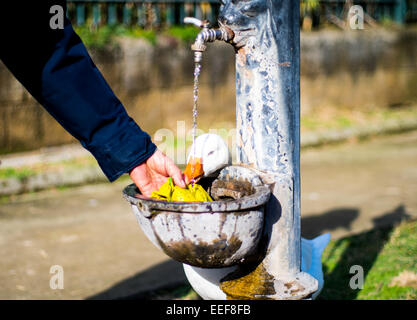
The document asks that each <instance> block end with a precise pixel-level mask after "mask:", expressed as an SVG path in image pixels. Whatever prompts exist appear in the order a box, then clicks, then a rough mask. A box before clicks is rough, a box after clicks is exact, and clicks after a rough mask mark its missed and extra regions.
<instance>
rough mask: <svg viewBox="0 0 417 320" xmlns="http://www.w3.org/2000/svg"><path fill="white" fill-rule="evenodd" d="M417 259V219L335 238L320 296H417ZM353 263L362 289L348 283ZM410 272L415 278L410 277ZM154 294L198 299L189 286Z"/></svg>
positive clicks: (326, 256)
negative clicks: (358, 270)
mask: <svg viewBox="0 0 417 320" xmlns="http://www.w3.org/2000/svg"><path fill="white" fill-rule="evenodd" d="M416 261H417V221H409V222H403V223H401V224H400V225H397V226H395V227H385V228H378V229H375V230H372V231H369V232H365V233H361V234H358V235H353V236H349V237H345V238H342V239H339V240H333V241H331V242H330V244H329V245H328V246H327V248H326V250H325V251H324V253H323V257H322V262H323V271H324V280H325V285H324V288H323V290H322V292H321V294H320V295H319V297H318V299H319V300H399V299H401V300H403V299H407V300H410V299H413V300H414V299H417V280H416V279H417V263H416ZM352 265H360V266H362V268H363V270H364V284H363V288H362V289H351V288H350V286H349V281H350V279H351V277H352V276H353V275H354V274H353V273H352V274H350V273H349V270H350V268H351V266H352ZM410 274H411V275H414V278H412V279H411V280H407V275H410ZM396 278H400V279H401V278H402V280H403V283H402V284H399V283H396V282H395V281H394V280H395V279H396ZM408 278H410V277H409V276H408ZM151 297H152V298H153V299H181V300H182V299H184V300H190V299H198V298H199V297H198V295H197V294H196V293H195V291H194V290H193V289H192V288H191V286H189V285H184V286H181V287H178V288H176V289H175V290H171V291H169V290H161V291H156V292H154V293H153V295H151Z"/></svg>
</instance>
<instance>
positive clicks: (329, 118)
mask: <svg viewBox="0 0 417 320" xmlns="http://www.w3.org/2000/svg"><path fill="white" fill-rule="evenodd" d="M411 118H414V119H415V118H417V105H411V106H404V107H401V108H375V109H370V110H363V109H362V110H354V109H352V108H344V107H332V108H317V109H314V110H313V111H312V112H309V113H307V114H302V115H301V118H300V126H301V132H312V131H322V130H330V129H331V130H339V129H340V130H342V129H347V128H353V127H358V126H366V125H372V124H376V125H377V124H380V123H383V122H385V121H387V120H402V119H411Z"/></svg>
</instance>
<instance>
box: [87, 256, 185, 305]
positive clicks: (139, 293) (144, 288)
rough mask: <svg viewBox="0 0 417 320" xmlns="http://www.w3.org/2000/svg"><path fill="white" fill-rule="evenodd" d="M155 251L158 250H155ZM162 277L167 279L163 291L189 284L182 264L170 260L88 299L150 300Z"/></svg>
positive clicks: (162, 286)
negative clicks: (156, 283)
mask: <svg viewBox="0 0 417 320" xmlns="http://www.w3.org/2000/svg"><path fill="white" fill-rule="evenodd" d="M155 250H158V249H156V248H155ZM161 277H166V279H167V281H166V284H165V285H163V284H162V285H161V289H162V288H163V289H165V290H169V289H174V288H177V287H178V286H181V285H184V284H187V283H188V282H187V278H186V277H185V274H184V270H183V268H182V264H181V263H179V262H177V261H174V260H171V259H170V260H167V261H164V262H162V263H159V264H157V265H155V266H152V267H151V268H148V269H146V270H145V271H142V272H139V273H137V274H135V275H134V276H133V277H130V278H127V279H125V280H123V281H121V282H119V283H116V284H115V285H114V286H112V287H110V288H109V289H107V290H105V291H103V292H100V293H98V294H96V295H94V296H91V297H88V298H87V299H88V300H110V299H111V300H113V299H149V298H152V296H151V292H153V291H154V290H155V289H156V288H155V284H154V282H155V281H157V280H156V279H157V278H159V279H158V282H159V283H160V278H161Z"/></svg>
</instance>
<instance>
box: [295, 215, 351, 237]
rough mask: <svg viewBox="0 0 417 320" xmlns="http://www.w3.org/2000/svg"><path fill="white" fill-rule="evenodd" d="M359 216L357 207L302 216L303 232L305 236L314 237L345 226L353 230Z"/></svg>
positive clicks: (348, 229)
mask: <svg viewBox="0 0 417 320" xmlns="http://www.w3.org/2000/svg"><path fill="white" fill-rule="evenodd" d="M358 216H359V210H358V209H356V208H338V209H334V210H329V211H326V212H324V213H322V214H320V215H314V216H310V217H305V218H301V234H302V236H303V237H304V238H307V239H312V238H314V237H317V236H319V235H321V234H322V233H323V232H324V231H326V232H328V231H332V230H336V229H338V228H343V229H345V230H347V231H350V230H351V225H352V223H353V221H354V220H355V219H356V218H357V217H358Z"/></svg>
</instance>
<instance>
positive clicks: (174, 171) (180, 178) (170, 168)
mask: <svg viewBox="0 0 417 320" xmlns="http://www.w3.org/2000/svg"><path fill="white" fill-rule="evenodd" d="M165 168H166V170H167V174H168V175H169V176H170V177H172V180H174V183H175V184H176V185H177V186H180V187H181V188H186V187H187V184H186V183H185V179H184V175H183V174H182V172H181V170H180V169H179V168H178V167H177V165H176V164H175V163H174V161H172V160H171V159H170V158H168V157H166V162H165Z"/></svg>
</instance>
